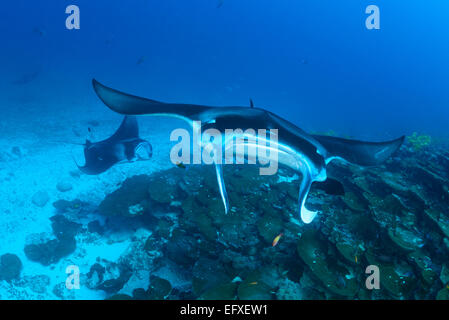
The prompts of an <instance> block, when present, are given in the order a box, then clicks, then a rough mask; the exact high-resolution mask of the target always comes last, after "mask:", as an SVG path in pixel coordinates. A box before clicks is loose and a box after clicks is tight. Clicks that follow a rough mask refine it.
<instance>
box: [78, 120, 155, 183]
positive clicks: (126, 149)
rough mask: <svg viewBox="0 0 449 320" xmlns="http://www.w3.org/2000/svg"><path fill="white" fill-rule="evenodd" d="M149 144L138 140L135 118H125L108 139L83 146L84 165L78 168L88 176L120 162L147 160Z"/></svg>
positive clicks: (87, 141)
mask: <svg viewBox="0 0 449 320" xmlns="http://www.w3.org/2000/svg"><path fill="white" fill-rule="evenodd" d="M151 156H152V147H151V144H150V143H149V142H148V141H146V140H143V139H141V138H139V127H138V125H137V119H136V117H135V116H125V117H124V119H123V121H122V123H121V125H120V127H119V128H118V129H117V131H116V132H115V133H114V134H113V135H112V136H111V137H109V138H108V139H106V140H102V141H98V142H91V141H89V140H86V143H85V144H84V157H85V162H86V163H85V165H84V166H79V165H78V164H76V165H77V166H78V168H79V169H80V170H81V171H82V172H84V173H86V174H89V175H94V174H100V173H103V172H105V171H106V170H108V169H109V168H111V167H112V166H113V165H115V164H117V163H120V162H126V161H128V162H132V161H137V160H149V159H150V158H151Z"/></svg>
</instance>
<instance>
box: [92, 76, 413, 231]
mask: <svg viewBox="0 0 449 320" xmlns="http://www.w3.org/2000/svg"><path fill="white" fill-rule="evenodd" d="M93 87H94V90H95V92H96V93H97V95H98V97H99V98H100V99H101V100H102V101H103V102H104V103H105V104H106V105H107V106H108V107H109V108H110V109H112V110H113V111H115V112H118V113H120V114H125V115H154V116H155V115H160V116H171V117H176V118H180V119H183V120H186V121H187V122H188V123H189V124H190V125H192V126H193V122H194V121H201V124H202V128H204V129H208V128H214V129H217V130H219V131H220V132H224V130H225V129H235V128H239V129H242V130H246V129H247V128H264V129H266V130H271V129H277V130H278V141H277V143H276V145H272V144H270V147H268V148H276V149H277V152H278V154H279V163H281V164H284V165H286V166H288V167H290V168H292V169H293V170H295V171H296V172H299V173H301V175H302V180H301V184H300V189H299V210H300V212H299V213H300V217H301V219H302V221H303V222H304V223H310V222H312V220H313V219H314V218H315V216H316V214H317V212H314V211H311V210H308V209H307V208H306V207H305V203H306V198H307V195H308V193H309V190H310V187H311V185H312V183H313V182H323V181H325V180H326V179H327V175H326V165H327V164H328V163H329V162H330V161H332V160H334V159H340V160H344V161H346V162H349V163H352V164H356V165H360V166H375V165H379V164H381V163H382V162H384V161H385V160H386V159H388V158H389V157H390V156H391V155H392V154H393V153H394V152H395V151H396V150H398V149H399V148H400V146H401V145H402V143H403V141H404V136H402V137H400V138H398V139H396V140H392V141H386V142H365V141H358V140H348V139H342V138H337V137H329V136H320V135H310V134H307V133H306V132H304V131H303V130H302V129H300V128H298V127H297V126H296V125H294V124H293V123H291V122H289V121H287V120H285V119H282V118H281V117H279V116H277V115H275V114H274V113H272V112H270V111H267V110H264V109H261V108H254V107H253V106H252V105H251V108H248V107H209V106H201V105H192V104H180V103H163V102H159V101H155V100H150V99H145V98H140V97H137V96H133V95H130V94H126V93H123V92H120V91H117V90H114V89H111V88H108V87H106V86H104V85H102V84H100V83H99V82H98V81H96V80H95V79H94V80H93ZM194 129H195V128H194ZM196 129H198V128H196ZM215 167H216V173H217V180H218V185H219V189H220V194H221V198H222V200H223V204H224V207H225V212H228V210H229V201H228V196H227V193H226V188H225V184H224V179H223V170H222V166H221V162H220V163H217V162H216V163H215Z"/></svg>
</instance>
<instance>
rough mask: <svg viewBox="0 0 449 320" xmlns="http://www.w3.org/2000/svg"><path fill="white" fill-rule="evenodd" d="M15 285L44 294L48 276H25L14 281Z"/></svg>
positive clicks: (47, 284) (48, 281)
mask: <svg viewBox="0 0 449 320" xmlns="http://www.w3.org/2000/svg"><path fill="white" fill-rule="evenodd" d="M14 285H15V286H17V287H23V288H29V289H30V290H31V291H33V292H35V293H40V294H44V293H46V292H47V287H48V286H49V285H50V277H49V276H47V275H45V274H41V275H36V276H25V277H22V278H21V279H20V280H17V281H15V282H14Z"/></svg>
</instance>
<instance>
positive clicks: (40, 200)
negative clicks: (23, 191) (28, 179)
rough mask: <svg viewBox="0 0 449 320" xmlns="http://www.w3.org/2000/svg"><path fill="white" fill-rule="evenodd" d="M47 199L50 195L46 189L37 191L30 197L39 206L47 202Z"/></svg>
mask: <svg viewBox="0 0 449 320" xmlns="http://www.w3.org/2000/svg"><path fill="white" fill-rule="evenodd" d="M48 200H50V197H49V196H48V193H47V192H46V191H38V192H36V193H35V194H34V195H33V197H32V198H31V201H32V202H33V203H34V204H35V205H36V206H38V207H41V208H42V207H44V206H45V205H46V204H47V202H48Z"/></svg>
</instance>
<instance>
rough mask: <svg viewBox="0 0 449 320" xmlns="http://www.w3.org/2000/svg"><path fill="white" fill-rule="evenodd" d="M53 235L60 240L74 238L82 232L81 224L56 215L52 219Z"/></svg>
mask: <svg viewBox="0 0 449 320" xmlns="http://www.w3.org/2000/svg"><path fill="white" fill-rule="evenodd" d="M50 220H51V222H52V223H51V227H52V229H53V234H54V235H55V236H56V238H58V239H62V238H74V237H75V235H76V234H77V233H78V232H79V231H80V230H81V226H82V225H81V224H79V223H76V222H73V221H70V220H68V219H67V218H66V217H64V216H62V215H56V216H53V217H51V218H50Z"/></svg>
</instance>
